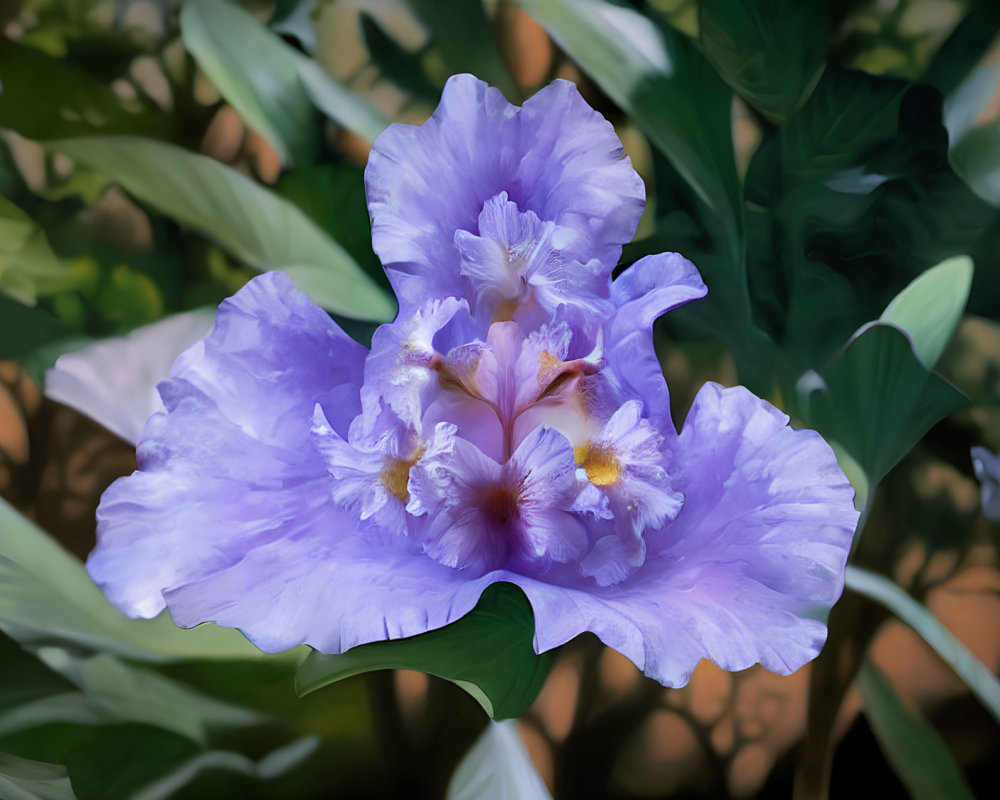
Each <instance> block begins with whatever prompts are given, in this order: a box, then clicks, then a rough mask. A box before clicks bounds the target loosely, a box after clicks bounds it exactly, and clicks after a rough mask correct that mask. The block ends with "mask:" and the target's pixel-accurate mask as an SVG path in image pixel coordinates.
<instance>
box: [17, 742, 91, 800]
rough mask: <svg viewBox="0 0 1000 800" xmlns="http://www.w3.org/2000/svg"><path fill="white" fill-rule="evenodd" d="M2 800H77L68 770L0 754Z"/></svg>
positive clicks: (58, 766)
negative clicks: (67, 773)
mask: <svg viewBox="0 0 1000 800" xmlns="http://www.w3.org/2000/svg"><path fill="white" fill-rule="evenodd" d="M0 797H3V798H4V800H76V795H75V794H73V787H72V786H71V785H70V782H69V777H68V776H67V775H66V768H65V767H63V766H60V765H58V764H46V763H45V762H42V761H31V760H29V759H26V758H18V757H17V756H12V755H10V754H9V753H0Z"/></svg>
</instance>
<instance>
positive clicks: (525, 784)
mask: <svg viewBox="0 0 1000 800" xmlns="http://www.w3.org/2000/svg"><path fill="white" fill-rule="evenodd" d="M446 797H447V800H551V797H552V795H550V794H549V791H548V789H547V788H546V787H545V783H544V782H543V781H542V779H541V777H540V776H539V775H538V772H537V770H536V769H535V765H534V764H532V763H531V759H530V758H529V757H528V751H527V750H526V749H525V747H524V743H523V742H522V741H521V737H520V736H519V735H518V733H517V723H516V722H514V721H513V720H507V721H504V722H490V723H489V724H488V725H487V726H486V730H484V731H483V733H482V735H481V736H480V737H479V738H478V739H477V740H476V743H475V744H474V745H473V746H472V749H471V750H469V752H468V753H466V754H465V756H464V757H463V758H462V760H461V761H460V762H459V765H458V767H457V768H456V770H455V774H454V775H453V776H452V779H451V782H450V783H449V784H448V794H447V795H446Z"/></svg>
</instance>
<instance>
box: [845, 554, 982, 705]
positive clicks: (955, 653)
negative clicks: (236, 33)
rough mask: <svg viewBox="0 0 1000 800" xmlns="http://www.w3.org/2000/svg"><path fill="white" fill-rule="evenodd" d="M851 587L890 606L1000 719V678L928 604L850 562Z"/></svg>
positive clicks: (849, 587) (881, 603)
mask: <svg viewBox="0 0 1000 800" xmlns="http://www.w3.org/2000/svg"><path fill="white" fill-rule="evenodd" d="M847 588H848V589H850V590H851V591H853V592H856V593H857V594H860V595H863V596H864V597H867V598H869V599H871V600H874V601H875V602H876V603H878V604H879V605H881V606H884V607H885V608H887V609H889V611H891V612H892V613H893V614H895V615H896V616H897V617H899V619H900V620H902V621H903V622H905V623H906V624H907V625H909V626H910V627H911V628H913V630H914V631H916V632H917V633H918V634H920V636H921V637H922V638H923V640H924V641H925V642H927V644H929V645H930V646H931V647H932V648H934V651H935V652H936V653H937V654H938V655H939V656H941V658H942V660H943V661H944V662H945V663H946V664H947V665H948V666H949V667H951V668H952V669H953V670H955V673H956V674H957V675H958V677H960V678H961V679H962V680H963V681H964V682H965V685H966V686H968V687H969V691H971V692H972V694H973V695H975V697H976V698H977V699H978V700H979V702H980V703H982V704H983V706H984V707H985V708H986V710H987V711H989V712H990V714H992V715H993V718H994V719H995V720H997V722H1000V679H998V678H997V676H996V675H994V674H993V673H992V672H990V670H989V669H987V667H986V666H985V665H984V664H983V662H982V661H980V660H979V659H978V658H976V657H975V656H974V655H972V653H971V652H969V649H968V648H967V647H966V646H965V645H964V644H962V642H960V641H959V640H958V639H956V638H955V636H954V634H952V632H951V631H949V630H948V629H947V628H946V627H945V626H944V625H942V624H941V622H940V621H939V620H938V619H937V617H935V616H934V615H933V614H932V613H931V612H930V611H929V610H928V609H927V608H926V607H925V606H922V605H921V604H920V603H918V602H917V601H916V600H914V599H913V598H912V597H911V596H910V595H909V594H907V592H906V591H905V590H904V589H902V588H901V587H900V586H897V585H896V584H895V583H893V582H892V581H890V580H889V579H888V578H884V577H883V576H881V575H878V574H876V573H874V572H869V571H868V570H865V569H861V568H860V567H855V566H853V565H848V567H847Z"/></svg>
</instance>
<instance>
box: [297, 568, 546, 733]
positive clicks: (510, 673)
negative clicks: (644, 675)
mask: <svg viewBox="0 0 1000 800" xmlns="http://www.w3.org/2000/svg"><path fill="white" fill-rule="evenodd" d="M534 635H535V621H534V615H533V613H532V610H531V604H530V603H529V602H528V599H527V598H526V597H525V596H524V593H523V592H522V591H521V590H520V589H519V588H518V587H516V586H514V585H513V584H510V583H494V584H491V585H490V586H488V587H487V588H486V590H485V591H484V592H483V594H482V597H480V598H479V603H477V604H476V607H475V608H474V609H473V610H472V611H470V612H469V613H468V614H467V615H466V616H464V617H462V618H461V619H459V620H456V621H455V622H452V623H451V624H450V625H446V626H445V627H443V628H438V629H437V630H433V631H429V632H427V633H424V634H421V635H420V636H413V637H410V638H408V639H396V640H392V641H385V642H372V643H371V644H363V645H360V646H359V647H354V648H351V649H350V650H348V651H347V652H345V653H343V654H341V655H326V654H323V653H318V652H314V653H311V654H310V655H309V657H308V658H306V660H305V661H304V662H303V663H302V666H301V667H300V668H299V674H298V676H297V678H296V687H297V689H298V692H299V694H300V695H304V694H308V693H309V692H313V691H316V690H317V689H320V688H322V687H323V686H326V685H328V684H331V683H333V682H335V681H339V680H343V679H344V678H350V677H352V676H354V675H360V674H362V673H364V672H372V671H373V670H379V669H415V670H420V671H421V672H427V673H430V674H431V675H437V676H438V677H440V678H446V679H447V680H450V681H452V682H453V683H456V684H458V685H459V686H461V687H462V688H463V689H465V690H466V691H467V692H468V693H469V694H471V695H472V696H473V697H474V698H476V700H477V701H478V702H479V704H480V705H482V707H483V708H484V709H485V710H486V713H487V714H489V715H490V716H491V717H493V718H494V719H507V718H508V717H517V716H520V714H521V713H523V712H524V710H525V709H526V708H527V707H528V706H529V705H531V703H532V702H533V701H534V699H535V697H536V696H537V695H538V692H539V691H540V690H541V688H542V683H543V682H544V681H545V676H546V675H547V674H548V671H549V667H550V666H551V664H552V654H551V653H542V654H541V655H537V654H536V653H535V650H534V647H533V645H532V640H533V638H534Z"/></svg>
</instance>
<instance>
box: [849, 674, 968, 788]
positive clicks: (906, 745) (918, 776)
mask: <svg viewBox="0 0 1000 800" xmlns="http://www.w3.org/2000/svg"><path fill="white" fill-rule="evenodd" d="M856 685H857V687H858V690H859V691H860V692H861V699H862V701H863V702H864V707H865V716H866V717H868V722H869V723H870V724H871V727H872V732H873V733H874V734H875V738H877V739H878V741H879V744H880V745H881V747H882V752H883V753H884V754H885V757H886V759H887V760H888V761H889V763H890V764H891V765H892V767H893V769H894V770H895V771H896V774H897V775H898V776H899V779H900V780H901V781H902V782H903V784H904V785H905V786H906V788H907V789H908V790H909V792H910V796H911V797H912V798H913V799H914V800H938V798H942V797H948V798H951V799H952V800H972V792H971V791H970V790H969V787H968V785H967V784H966V782H965V779H964V778H963V777H962V773H961V771H960V770H959V768H958V766H957V765H956V764H955V761H954V759H953V758H952V757H951V753H949V752H948V748H947V746H946V745H945V743H944V741H943V740H942V739H941V737H940V736H938V734H937V731H935V730H934V729H933V728H932V727H931V726H930V725H928V724H927V722H925V721H924V720H923V719H921V718H920V717H919V716H918V715H917V714H915V713H914V712H912V711H911V710H910V709H909V708H907V707H906V704H905V703H904V702H903V700H902V699H901V698H900V696H899V695H898V694H897V693H896V689H895V688H894V687H893V685H892V684H891V683H890V682H889V681H888V679H887V678H886V677H885V676H884V675H883V674H882V672H881V671H880V670H879V668H878V667H876V666H875V665H874V664H873V663H872V662H871V660H870V659H866V660H865V661H864V662H863V663H862V665H861V669H860V671H859V672H858V677H857V679H856Z"/></svg>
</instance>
